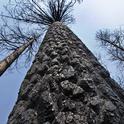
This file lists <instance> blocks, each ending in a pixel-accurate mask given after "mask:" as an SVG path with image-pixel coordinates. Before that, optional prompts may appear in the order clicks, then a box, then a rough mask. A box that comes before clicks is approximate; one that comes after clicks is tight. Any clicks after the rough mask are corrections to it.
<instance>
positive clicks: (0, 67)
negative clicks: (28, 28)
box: [0, 38, 34, 76]
mask: <svg viewBox="0 0 124 124" xmlns="http://www.w3.org/2000/svg"><path fill="white" fill-rule="evenodd" d="M33 41H34V38H32V39H30V40H29V41H27V43H25V44H23V45H22V46H20V47H19V48H17V49H16V50H15V51H14V52H12V53H11V54H10V55H8V56H7V57H6V58H5V59H3V60H2V61H0V76H1V75H2V74H3V73H4V72H5V71H6V70H7V69H8V68H9V67H10V65H11V64H12V63H13V62H14V61H15V60H16V59H17V58H18V57H19V56H20V55H21V54H22V53H23V52H24V50H25V49H26V48H27V47H28V46H29V45H31V44H32V43H33Z"/></svg>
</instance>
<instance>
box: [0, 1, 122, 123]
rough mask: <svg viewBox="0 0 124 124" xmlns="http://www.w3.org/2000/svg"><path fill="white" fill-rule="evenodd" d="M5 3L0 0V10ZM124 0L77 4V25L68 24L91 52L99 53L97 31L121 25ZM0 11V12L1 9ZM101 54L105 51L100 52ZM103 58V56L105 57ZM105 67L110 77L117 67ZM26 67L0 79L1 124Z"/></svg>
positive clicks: (26, 69) (5, 118)
mask: <svg viewBox="0 0 124 124" xmlns="http://www.w3.org/2000/svg"><path fill="white" fill-rule="evenodd" d="M7 1H8V0H0V8H1V6H2V5H3V4H5V3H6V2H7ZM123 6H124V0H84V2H83V3H82V4H80V5H78V4H77V5H76V6H75V7H74V10H73V15H74V17H75V18H76V22H75V23H74V24H73V25H70V28H71V29H72V30H73V32H74V33H75V34H76V35H77V36H78V37H79V38H80V39H81V40H82V41H83V42H84V43H85V44H86V46H87V47H88V48H89V49H90V50H91V51H92V52H93V53H99V52H100V50H99V45H98V43H97V42H96V40H95V33H96V31H98V30H99V29H106V28H108V29H115V28H119V27H120V26H122V27H123V26H124V14H123V12H124V7H123ZM0 11H1V10H0ZM102 54H103V55H104V54H105V52H102ZM105 58H106V55H105ZM105 62H106V63H107V65H108V66H107V67H108V69H109V71H110V72H111V76H113V75H114V74H115V72H116V68H115V66H114V64H113V63H112V62H108V61H106V60H105ZM28 69H29V67H28V68H20V69H19V70H18V71H17V70H12V71H7V72H6V73H4V75H3V76H2V77H0V124H6V121H7V118H8V115H9V113H10V112H11V110H12V108H13V106H14V104H15V102H16V99H17V95H18V91H19V87H20V85H21V83H22V81H23V79H24V77H25V75H26V72H27V71H28Z"/></svg>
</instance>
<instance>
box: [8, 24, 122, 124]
mask: <svg viewBox="0 0 124 124" xmlns="http://www.w3.org/2000/svg"><path fill="white" fill-rule="evenodd" d="M7 123H8V124H124V91H123V90H122V89H121V88H120V86H119V85H118V84H117V83H116V82H115V81H114V80H113V79H111V78H110V74H109V72H108V71H107V70H105V69H104V68H103V67H102V66H101V65H100V63H99V62H98V61H97V59H96V58H95V57H94V55H93V54H92V53H91V52H90V51H89V50H88V48H87V47H86V46H85V45H84V44H83V43H82V41H81V40H80V39H79V38H78V37H77V36H76V35H75V34H74V33H73V32H72V31H71V30H70V29H69V28H68V27H67V26H65V25H63V24H62V23H59V22H56V23H54V24H52V26H51V27H50V28H49V29H48V31H47V33H46V36H45V38H44V40H43V42H42V44H41V46H40V49H39V51H38V53H37V55H36V57H35V60H34V62H33V64H32V66H31V68H30V70H29V71H28V73H27V75H26V77H25V79H24V81H23V83H22V85H21V88H20V91H19V94H18V99H17V102H16V104H15V106H14V108H13V111H12V112H11V113H10V116H9V119H8V122H7Z"/></svg>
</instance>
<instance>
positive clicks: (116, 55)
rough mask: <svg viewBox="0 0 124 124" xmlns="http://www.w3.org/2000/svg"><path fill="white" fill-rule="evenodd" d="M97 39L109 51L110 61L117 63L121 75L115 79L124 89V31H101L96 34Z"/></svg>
mask: <svg viewBox="0 0 124 124" xmlns="http://www.w3.org/2000/svg"><path fill="white" fill-rule="evenodd" d="M96 39H97V40H98V41H99V43H100V46H101V47H102V48H104V49H105V50H106V51H107V53H108V55H109V57H110V60H111V61H114V62H116V64H115V65H116V66H117V70H118V72H120V73H119V74H117V76H116V77H115V78H116V80H118V83H119V84H120V85H121V86H122V87H124V30H123V29H116V30H115V31H113V32H112V31H110V30H108V29H106V30H100V31H98V32H97V33H96Z"/></svg>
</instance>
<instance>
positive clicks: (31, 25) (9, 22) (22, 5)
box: [0, 0, 82, 74]
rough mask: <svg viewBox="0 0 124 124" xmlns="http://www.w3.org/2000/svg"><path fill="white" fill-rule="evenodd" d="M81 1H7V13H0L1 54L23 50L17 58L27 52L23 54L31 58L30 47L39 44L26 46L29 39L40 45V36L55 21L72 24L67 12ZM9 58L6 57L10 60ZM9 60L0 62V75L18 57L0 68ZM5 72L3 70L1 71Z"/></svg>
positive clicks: (32, 43) (71, 18)
mask: <svg viewBox="0 0 124 124" xmlns="http://www.w3.org/2000/svg"><path fill="white" fill-rule="evenodd" d="M81 1H82V0H69V1H67V0H47V1H45V0H15V1H10V3H9V4H8V5H6V6H5V10H6V11H5V12H4V13H1V19H2V22H3V25H1V29H0V51H1V52H5V51H6V52H12V54H13V53H14V54H15V53H16V52H17V51H18V49H19V48H22V46H26V47H23V50H22V51H21V52H20V53H19V54H18V57H19V56H20V55H21V54H22V52H24V51H25V50H26V49H27V51H26V52H25V54H26V56H27V57H28V58H29V57H30V58H31V55H32V54H31V53H33V52H34V51H33V49H34V48H33V47H34V46H37V47H38V46H39V45H38V44H37V43H38V42H30V44H29V42H27V43H26V41H27V40H28V39H30V38H34V39H35V40H34V41H41V36H42V35H43V32H44V31H45V30H46V29H48V27H49V26H50V25H51V24H52V23H54V22H56V21H59V22H63V23H66V24H70V23H72V22H73V21H74V18H73V16H72V15H71V14H70V12H71V11H72V8H73V6H74V5H75V3H76V2H81ZM22 29H23V30H22ZM26 44H28V45H26ZM30 46H31V47H30ZM15 51H16V52H15ZM27 53H28V55H27ZM12 54H11V55H12ZM25 54H24V55H25ZM11 55H10V56H11ZM10 56H8V57H9V58H11V57H10ZM8 57H6V58H5V59H4V60H2V61H1V62H0V64H1V65H0V68H1V69H2V70H1V69H0V71H1V74H3V72H5V70H7V68H8V67H10V65H11V64H12V63H13V62H14V61H15V60H16V59H17V58H18V57H17V56H15V57H13V60H11V61H10V62H9V63H8V64H7V63H6V67H1V66H3V62H4V63H5V60H6V59H7V58H8ZM4 68H6V69H5V70H4Z"/></svg>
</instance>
